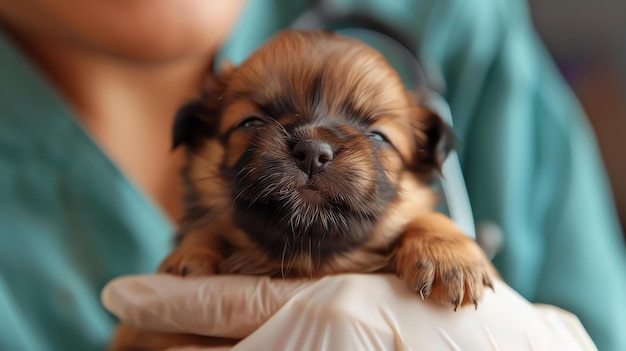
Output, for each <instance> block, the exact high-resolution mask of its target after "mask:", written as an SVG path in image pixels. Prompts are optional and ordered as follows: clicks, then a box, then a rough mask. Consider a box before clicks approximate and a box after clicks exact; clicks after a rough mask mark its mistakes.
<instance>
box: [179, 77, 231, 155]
mask: <svg viewBox="0 0 626 351" xmlns="http://www.w3.org/2000/svg"><path fill="white" fill-rule="evenodd" d="M230 71H232V67H229V68H228V69H227V70H226V71H225V72H222V73H220V74H219V76H213V77H209V78H208V80H207V82H206V83H205V86H204V88H203V91H202V95H201V97H200V98H198V99H196V100H192V101H190V102H188V103H187V104H185V105H183V106H182V107H181V108H180V109H179V110H178V112H177V113H176V117H175V119H174V128H173V131H172V132H173V134H172V137H173V139H172V142H173V144H172V148H173V149H176V148H177V147H179V146H181V145H184V146H186V147H187V148H188V149H189V150H191V151H194V150H197V149H198V148H199V147H200V146H201V145H202V142H203V140H204V139H206V138H210V137H213V136H215V133H216V132H217V128H218V125H219V120H220V116H221V114H222V107H223V106H222V105H223V104H222V102H223V99H222V96H223V95H224V90H225V89H226V81H227V79H228V76H229V74H230Z"/></svg>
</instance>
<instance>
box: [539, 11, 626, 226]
mask: <svg viewBox="0 0 626 351" xmlns="http://www.w3.org/2000/svg"><path fill="white" fill-rule="evenodd" d="M528 2H529V4H530V8H531V13H532V16H533V21H534V24H535V27H536V30H537V32H538V33H539V35H540V36H541V38H542V39H543V41H544V43H545V45H546V46H547V48H548V50H549V51H550V53H551V55H552V57H553V58H554V60H555V61H556V63H557V65H558V67H559V69H560V70H561V72H562V73H563V75H564V77H565V79H566V80H567V81H568V83H569V84H570V86H571V87H572V88H573V90H574V92H575V93H576V95H577V96H578V99H579V100H580V102H581V104H582V105H583V108H584V109H585V111H586V112H587V115H588V116H589V119H590V121H591V124H592V126H593V128H594V130H595V132H596V135H597V137H598V141H599V144H600V148H601V151H602V155H603V157H604V161H605V164H606V167H607V169H608V172H609V178H610V181H611V185H612V187H613V194H614V197H615V202H616V204H617V208H618V211H619V215H620V219H621V222H622V228H626V155H625V154H626V2H624V1H619V0H529V1H528Z"/></svg>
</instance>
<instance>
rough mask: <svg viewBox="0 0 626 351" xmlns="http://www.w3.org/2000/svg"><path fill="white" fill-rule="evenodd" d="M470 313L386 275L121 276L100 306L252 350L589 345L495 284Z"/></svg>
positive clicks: (554, 314)
mask: <svg viewBox="0 0 626 351" xmlns="http://www.w3.org/2000/svg"><path fill="white" fill-rule="evenodd" d="M495 291H497V293H494V292H492V291H490V290H489V291H487V292H486V293H485V297H484V300H483V301H482V302H481V304H480V305H479V306H478V309H477V310H474V308H473V307H466V308H459V309H458V310H457V312H454V311H452V310H451V309H449V308H448V306H440V305H437V304H434V303H431V302H429V301H422V300H421V298H420V297H419V294H416V293H414V292H411V291H409V290H408V289H407V288H406V285H405V284H404V282H402V281H401V280H399V279H398V278H397V277H395V276H392V275H365V274H347V275H335V276H328V277H325V278H322V279H319V280H304V281H303V280H272V279H269V278H267V277H250V276H220V275H217V276H211V277H202V278H179V277H173V276H168V275H146V276H130V277H123V278H119V279H116V280H114V281H112V282H111V283H110V284H109V285H107V287H106V288H105V289H104V291H103V294H102V300H103V303H104V304H105V306H106V307H107V308H108V309H109V310H110V311H111V312H113V313H114V314H116V315H117V316H118V317H120V319H121V320H122V321H123V322H124V323H127V324H130V325H133V326H136V327H140V328H142V329H147V330H154V331H161V332H177V333H180V332H183V333H192V334H199V335H212V336H220V337H226V338H234V339H243V340H241V341H240V342H239V343H237V345H235V346H234V347H232V349H231V350H232V351H249V350H325V349H329V350H412V349H433V350H449V349H460V350H493V349H502V350H596V348H595V346H594V345H593V343H592V341H591V339H590V338H589V336H588V335H587V333H586V332H585V330H584V329H583V327H582V325H581V324H580V322H579V321H578V319H577V318H576V317H575V316H573V315H571V314H569V313H567V312H565V311H563V310H560V309H558V308H555V307H551V306H536V305H532V304H530V303H529V302H527V301H526V300H524V299H523V298H522V297H520V296H519V295H518V294H517V293H515V292H514V291H513V290H512V289H510V288H509V287H508V286H507V285H506V284H504V283H502V282H501V281H496V283H495Z"/></svg>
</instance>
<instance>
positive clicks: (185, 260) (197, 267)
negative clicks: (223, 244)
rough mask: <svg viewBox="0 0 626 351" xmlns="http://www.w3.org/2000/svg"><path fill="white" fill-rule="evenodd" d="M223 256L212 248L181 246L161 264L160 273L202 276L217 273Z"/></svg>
mask: <svg viewBox="0 0 626 351" xmlns="http://www.w3.org/2000/svg"><path fill="white" fill-rule="evenodd" d="M220 260H221V256H220V255H219V254H217V253H216V252H215V251H214V250H212V249H207V248H198V247H191V248H190V247H186V248H185V247H180V248H178V249H176V251H174V252H173V253H172V254H171V255H170V256H169V257H168V258H166V259H165V261H163V263H161V265H160V266H159V270H158V271H159V273H168V274H173V275H180V276H183V277H186V276H201V275H212V274H215V273H216V270H217V265H218V264H219V261H220Z"/></svg>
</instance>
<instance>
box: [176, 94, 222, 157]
mask: <svg viewBox="0 0 626 351" xmlns="http://www.w3.org/2000/svg"><path fill="white" fill-rule="evenodd" d="M218 119H219V111H216V110H215V109H214V108H211V106H210V105H209V104H207V102H206V101H204V99H198V100H194V101H191V102H188V103H187V104H185V105H184V106H183V107H181V108H180V109H179V110H178V112H177V113H176V117H175V120H174V129H173V135H172V136H173V139H172V141H173V144H172V149H176V148H177V147H179V146H181V145H184V146H186V147H187V148H189V149H190V150H192V151H193V150H196V149H197V148H198V147H199V146H200V145H201V144H202V140H203V139H204V138H208V137H211V136H213V134H214V133H215V130H216V128H217V123H218Z"/></svg>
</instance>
